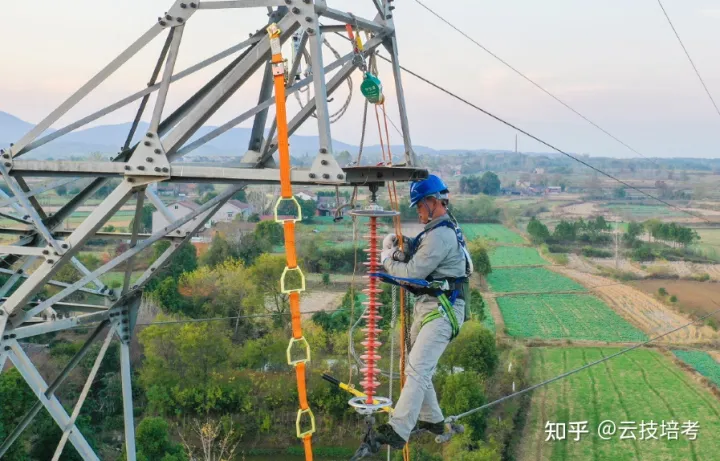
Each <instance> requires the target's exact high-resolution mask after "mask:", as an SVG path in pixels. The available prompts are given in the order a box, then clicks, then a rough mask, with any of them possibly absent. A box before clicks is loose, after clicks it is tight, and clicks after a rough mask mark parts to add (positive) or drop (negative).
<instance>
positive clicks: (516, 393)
mask: <svg viewBox="0 0 720 461" xmlns="http://www.w3.org/2000/svg"><path fill="white" fill-rule="evenodd" d="M710 301H712V302H713V303H714V304H716V305H720V304H718V303H716V302H715V301H713V300H710ZM719 313H720V309H717V310H715V311H713V312H711V313H709V314H707V315H704V316H702V317H700V318H698V319H697V320H693V321H692V322H689V323H686V324H684V325H682V326H679V327H677V328H673V329H672V330H670V331H668V332H666V333H663V334H661V335H659V336H655V337H654V338H651V339H648V340H647V341H645V342H642V343H638V344H636V345H634V346H631V347H628V348H626V349H623V350H621V351H619V352H616V353H614V354H611V355H608V356H607V357H603V358H602V359H600V360H596V361H594V362H591V363H588V364H586V365H583V366H581V367H579V368H575V369H574V370H570V371H568V372H565V373H563V374H561V375H558V376H556V377H554V378H550V379H548V380H546V381H543V382H541V383H538V384H534V385H532V386H530V387H527V388H525V389H522V390H520V391H517V392H513V393H512V394H508V395H506V396H505V397H501V398H499V399H497V400H494V401H492V402H490V403H486V404H485V405H482V406H479V407H477V408H473V409H471V410H468V411H466V412H464V413H460V414H458V415H454V416H449V417H448V418H445V422H446V423H452V422H455V421H457V420H459V419H462V418H464V417H466V416H470V415H472V414H475V413H477V412H479V411H482V410H485V409H487V408H490V407H494V406H495V405H497V404H499V403H502V402H504V401H506V400H509V399H511V398H514V397H518V396H520V395H523V394H526V393H528V392H530V391H533V390H535V389H538V388H540V387H543V386H546V385H548V384H550V383H553V382H555V381H559V380H561V379H563V378H567V377H568V376H570V375H574V374H575V373H578V372H580V371H583V370H586V369H588V368H590V367H593V366H595V365H598V364H600V363H603V362H607V361H608V360H610V359H612V358H615V357H618V356H620V355H623V354H626V353H628V352H630V351H633V350H635V349H638V348H640V347H642V346H645V345H647V344H649V343H651V342H653V341H656V340H658V339H661V338H664V337H665V336H668V335H670V334H672V333H675V332H677V331H680V330H682V329H684V328H687V327H689V326H690V325H693V324H695V323H697V322H700V321H703V320H705V319H706V318H708V317H710V316H713V315H715V314H719Z"/></svg>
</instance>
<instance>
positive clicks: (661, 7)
mask: <svg viewBox="0 0 720 461" xmlns="http://www.w3.org/2000/svg"><path fill="white" fill-rule="evenodd" d="M415 1H418V0H415ZM658 5H660V9H661V10H662V12H663V14H664V15H665V18H666V19H667V21H668V24H670V28H671V29H672V31H673V33H674V34H675V37H676V38H677V39H678V42H680V46H681V47H682V49H683V51H684V52H685V56H687V58H688V61H690V65H691V66H692V68H693V70H694V71H695V75H697V78H698V80H700V84H702V86H703V88H704V89H705V93H707V95H708V98H710V102H711V103H712V105H713V107H714V108H715V112H717V114H718V115H720V108H718V105H717V103H716V102H715V99H714V98H713V97H712V94H711V93H710V90H709V89H708V87H707V85H706V84H705V80H703V78H702V76H701V75H700V71H699V70H698V68H697V66H695V62H694V61H693V59H692V58H691V57H690V53H689V52H688V50H687V48H685V44H684V43H683V41H682V39H681V38H680V34H678V31H677V29H675V26H674V25H673V22H672V20H671V19H670V16H669V15H668V13H667V11H666V10H665V7H664V6H663V4H662V1H661V0H658Z"/></svg>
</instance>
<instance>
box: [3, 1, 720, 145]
mask: <svg viewBox="0 0 720 461" xmlns="http://www.w3.org/2000/svg"><path fill="white" fill-rule="evenodd" d="M423 2H424V3H425V4H427V5H428V6H429V7H431V8H433V9H434V10H435V11H437V12H438V13H439V14H441V15H443V16H444V17H446V18H447V19H448V20H450V22H452V23H454V24H455V25H456V26H457V27H459V28H461V29H463V30H464V31H465V32H467V33H468V34H469V35H470V36H472V37H473V38H474V39H475V40H477V41H479V42H480V43H482V44H483V45H484V46H486V47H487V48H488V49H490V50H492V51H493V52H494V53H496V54H497V55H499V56H500V57H502V58H503V59H504V60H506V61H508V62H509V63H510V64H512V65H513V66H515V67H516V68H517V69H519V70H521V71H522V72H523V73H525V74H526V75H527V76H529V77H530V78H532V79H533V80H535V81H536V82H537V83H539V84H540V85H542V86H544V87H545V88H546V89H547V90H549V91H550V92H552V93H554V94H555V95H556V96H557V97H559V98H560V99H562V100H564V101H565V102H566V103H568V104H569V105H571V106H572V107H574V108H575V109H576V110H578V111H580V112H581V113H583V114H584V115H585V116H587V117H588V118H590V119H591V120H593V121H594V122H595V123H597V124H598V125H600V126H602V127H603V128H605V129H606V130H607V131H609V132H611V133H612V134H614V135H615V136H616V137H618V138H620V139H621V140H623V141H624V142H625V143H627V144H628V145H630V146H632V147H633V148H634V149H635V150H637V151H639V152H640V153H641V154H643V155H644V156H647V157H672V156H674V157H718V156H719V154H720V115H718V114H717V112H715V109H714V108H713V106H712V104H711V102H710V100H709V99H708V97H707V95H706V94H705V92H704V90H703V88H702V86H701V85H700V82H699V81H698V79H697V77H696V75H695V74H694V72H693V70H692V67H691V66H690V64H689V63H688V61H687V59H686V57H685V55H684V54H683V51H682V49H681V47H680V45H679V44H678V42H677V39H676V38H675V36H674V35H673V33H672V30H671V29H670V27H669V25H668V23H667V21H666V19H665V17H664V16H663V14H662V11H661V9H660V7H659V6H658V3H657V1H656V0H633V1H627V0H605V1H602V2H598V1H590V0H546V1H542V2H540V1H537V0H503V1H498V0H455V1H453V2H447V1H441V0H423ZM2 3H3V5H2V11H3V12H2V15H0V30H2V31H3V37H4V40H3V46H2V47H0V63H2V65H1V67H0V110H2V111H5V112H9V113H11V114H13V115H15V116H18V117H20V118H22V119H24V120H26V121H29V122H31V123H37V122H39V121H40V120H42V118H43V117H44V116H45V115H47V114H48V113H50V112H51V111H52V110H53V109H54V108H55V107H56V106H57V105H59V104H60V103H61V102H62V101H63V100H64V99H66V98H67V97H68V96H69V95H70V94H72V92H73V91H75V90H76V89H77V88H79V87H80V86H81V85H82V84H83V83H84V82H85V81H87V79H89V78H90V77H91V76H92V75H94V73H96V72H97V71H98V70H100V69H101V68H102V67H103V66H104V65H105V64H107V63H108V62H109V61H110V60H111V59H113V58H114V57H115V56H116V55H117V54H118V53H120V52H121V51H122V50H123V49H124V48H125V47H127V46H128V45H129V44H130V43H132V42H133V41H134V40H135V39H136V38H138V37H139V36H140V35H141V34H142V33H143V32H145V31H146V30H147V29H148V28H149V27H151V26H152V24H153V23H154V22H155V20H156V18H157V16H159V15H162V14H163V13H164V12H165V11H166V9H167V8H169V6H170V5H171V3H172V1H170V0H123V1H121V2H119V1H110V0H73V1H71V2H49V1H46V0H3V2H2ZM328 4H329V5H330V6H332V7H333V8H336V9H339V10H342V11H352V12H354V13H356V14H358V15H359V16H364V17H368V18H372V17H373V16H374V11H375V10H374V8H373V6H372V2H371V1H370V0H328ZM663 4H664V6H665V8H666V10H667V11H668V14H669V15H670V17H671V19H672V20H673V22H674V24H675V27H676V28H677V30H678V33H679V34H680V36H681V38H682V39H683V41H684V43H685V45H686V47H687V48H688V50H689V52H690V54H691V56H692V57H693V59H694V61H695V63H696V65H697V67H698V69H699V71H700V73H701V75H702V76H703V78H704V79H705V82H706V84H707V85H708V88H709V89H710V92H711V93H712V94H713V96H714V97H715V100H716V101H717V102H718V104H720V59H718V56H719V55H720V2H717V0H664V1H663ZM395 5H396V10H395V12H394V13H395V20H396V28H397V35H398V42H399V50H400V61H401V63H402V64H403V65H404V66H406V67H408V68H410V69H412V70H414V71H416V72H418V73H420V74H422V75H424V76H426V77H428V78H429V79H431V80H433V81H435V82H437V83H439V84H441V85H443V86H445V87H446V88H448V89H449V90H451V91H453V92H456V93H458V94H460V95H462V96H463V97H465V98H467V99H469V100H470V101H472V102H473V103H475V104H477V105H479V106H481V107H483V108H485V109H487V110H489V111H491V112H493V113H495V114H497V115H498V116H500V117H503V118H505V119H507V120H508V121H511V122H512V123H515V124H517V125H519V126H520V127H522V128H524V129H526V130H527V131H529V132H531V133H533V134H535V135H536V136H538V137H540V138H542V139H544V140H546V141H548V142H550V143H551V144H553V145H556V146H557V147H559V148H561V149H563V150H566V151H571V152H576V153H588V154H590V155H593V156H615V157H635V156H637V155H636V154H634V153H633V152H631V151H629V150H628V149H627V148H625V147H623V146H622V145H621V144H619V143H617V142H616V141H614V140H612V139H610V138H609V137H607V136H606V135H605V134H603V133H602V132H600V131H599V130H597V129H596V128H594V127H592V126H591V125H589V124H588V123H587V122H585V121H583V120H582V119H581V118H579V117H578V116H577V115H575V114H573V113H572V112H570V111H569V110H568V109H566V108H564V107H563V106H561V105H560V104H558V103H557V102H556V101H554V100H553V99H551V98H550V97H549V96H547V95H546V94H544V93H542V92H541V91H540V90H538V89H537V88H535V87H534V86H533V85H531V84H530V83H529V82H527V81H525V80H523V79H522V78H521V77H520V76H518V75H516V74H515V73H513V72H512V71H510V70H509V69H507V68H506V67H505V66H503V65H502V64H500V63H499V62H498V61H496V60H495V59H494V58H492V57H490V56H489V55H488V54H487V53H485V52H484V51H482V50H481V49H479V48H477V47H476V46H475V45H473V44H472V43H471V42H469V41H468V40H467V39H465V38H464V37H462V36H461V35H459V34H458V33H457V32H455V31H453V30H452V29H451V28H449V27H448V26H447V25H445V24H443V23H442V22H440V21H439V20H438V19H437V18H435V17H434V16H432V15H431V14H430V13H429V12H427V11H426V10H425V9H423V8H422V7H421V6H420V5H418V4H417V3H416V2H415V1H414V0H396V1H395ZM265 22H266V12H265V11H264V10H263V9H258V8H253V9H236V10H221V11H215V10H213V11H210V10H202V11H199V12H197V13H196V14H195V15H194V16H193V17H192V18H191V19H190V21H188V23H187V26H186V30H185V32H184V36H183V41H182V44H181V47H180V55H179V58H178V63H177V66H176V69H184V68H185V67H188V66H190V65H192V64H194V63H196V62H198V61H200V60H202V59H205V58H207V57H209V56H211V55H213V54H215V53H217V52H219V51H221V50H223V49H225V48H227V47H229V46H231V45H233V44H236V43H238V42H240V41H242V40H244V39H246V38H247V37H248V34H249V33H251V32H254V31H255V30H256V29H258V28H259V27H264V24H265ZM329 40H330V42H331V43H332V44H333V46H335V47H336V48H337V49H338V50H339V51H340V52H341V53H342V54H344V53H347V52H349V51H350V50H349V49H348V44H347V42H344V41H343V40H342V39H339V38H337V37H329ZM163 41H164V37H158V38H156V39H155V41H153V42H152V43H151V44H150V45H149V46H148V47H146V48H145V49H144V50H142V51H141V52H140V53H138V55H137V56H135V57H134V58H133V59H132V60H130V61H129V62H128V63H127V64H126V65H125V66H123V68H122V69H121V70H120V71H119V72H118V73H117V74H115V75H113V76H112V77H111V78H109V79H108V80H107V81H106V82H104V83H103V84H102V85H101V86H100V87H99V88H98V89H96V90H95V91H94V92H93V93H91V95H90V96H89V97H88V98H86V99H85V100H83V101H82V102H81V103H80V104H78V105H77V106H76V107H75V108H74V109H72V110H71V111H70V112H69V113H68V114H67V115H66V116H64V117H63V118H62V119H61V120H60V121H59V122H58V123H56V124H54V127H55V128H59V127H61V126H63V125H65V124H67V123H69V122H72V121H74V120H76V119H77V118H80V117H82V116H84V115H87V114H88V113H90V112H93V111H95V110H97V109H99V108H102V107H104V106H105V105H108V104H110V103H112V102H114V101H116V100H118V99H120V98H122V97H124V96H126V95H128V94H130V93H133V92H135V91H138V90H139V89H142V88H144V87H145V84H146V83H147V80H148V78H149V75H150V72H151V70H152V66H153V65H154V61H155V60H156V59H157V55H158V53H159V50H160V47H161V46H162V42H163ZM286 53H287V54H289V53H290V50H289V49H286ZM331 58H332V55H331V54H330V52H329V51H326V54H325V59H326V61H329V60H330V59H331ZM226 62H227V60H226V61H222V62H221V63H220V64H217V65H215V66H212V67H210V68H208V69H206V70H204V71H201V72H198V73H197V74H194V75H193V76H191V77H188V78H186V79H184V80H182V81H180V82H178V83H177V84H173V87H172V89H171V91H170V95H169V99H168V106H167V108H166V113H167V111H169V110H172V109H173V108H175V107H177V106H178V105H180V104H181V103H182V102H183V101H184V99H185V98H187V97H189V96H190V95H191V94H193V92H194V91H196V90H197V88H199V87H200V86H201V85H202V84H203V83H204V82H206V81H207V80H208V79H209V78H211V77H212V75H214V72H216V71H217V70H218V69H219V68H220V66H222V65H224V64H225V63H226ZM379 73H380V78H381V80H382V81H383V83H384V88H385V93H386V95H387V97H388V102H387V107H388V113H389V115H390V118H391V120H393V121H395V122H396V123H397V122H398V115H397V103H396V101H395V100H394V97H395V94H396V93H395V89H394V84H393V79H392V72H391V69H390V67H389V65H387V64H385V63H383V62H380V63H379ZM359 82H360V74H359V72H358V73H356V74H355V80H354V85H355V91H354V93H355V95H354V98H353V100H352V103H351V105H350V107H349V109H348V112H347V114H346V115H345V116H344V117H343V118H342V119H341V120H340V121H338V122H337V123H335V124H333V125H332V135H333V137H334V138H335V139H338V140H341V141H344V142H348V143H351V144H358V142H359V139H360V131H361V120H362V98H361V97H360V95H359V91H357V90H358V86H359ZM259 86H260V78H259V76H255V77H254V78H252V79H250V81H249V82H248V83H247V85H246V86H245V87H244V88H242V89H241V90H240V91H238V93H237V94H235V95H234V96H233V97H232V98H231V100H230V101H229V102H228V104H226V105H225V106H224V107H222V108H221V109H220V110H219V111H218V112H217V113H216V114H215V115H214V116H213V117H212V118H211V119H210V121H209V123H210V124H221V123H223V122H225V121H227V120H229V119H231V118H232V117H234V116H237V115H238V114H239V113H241V112H244V111H245V110H247V109H248V108H249V107H250V106H252V105H254V104H255V103H256V102H257V91H258V89H259ZM403 87H404V89H405V94H406V103H407V108H408V113H409V120H410V133H411V137H412V141H413V143H414V144H417V145H424V146H430V147H433V148H436V149H483V148H486V149H513V148H514V142H515V132H514V130H512V129H510V128H507V127H505V126H503V125H501V124H499V123H498V122H496V121H493V120H492V119H490V118H488V117H487V116H485V115H483V114H481V113H479V112H477V111H475V110H474V109H471V108H469V107H467V106H465V105H463V104H462V103H460V102H458V101H456V100H453V99H451V98H449V97H447V96H445V95H443V94H442V93H440V92H438V91H437V90H434V89H432V88H430V87H428V86H426V84H425V83H422V82H420V81H418V80H415V79H414V78H413V77H412V76H409V75H405V76H404V77H403ZM346 96H347V88H343V89H342V90H338V92H337V93H336V94H335V97H334V100H333V101H332V102H331V103H330V108H331V110H335V109H337V108H338V107H339V106H340V105H341V104H342V101H344V99H345V97H346ZM290 106H291V107H290V110H291V112H292V111H294V110H297V105H296V104H295V102H294V101H293V102H291V103H290ZM136 107H137V105H136V104H133V105H130V106H128V107H126V108H124V109H122V110H119V111H116V112H114V113H112V114H110V115H108V116H106V117H104V118H103V119H101V120H99V121H98V122H97V124H108V123H122V122H127V121H130V120H131V119H132V117H133V115H134V111H135V109H136ZM147 117H149V115H148V116H147ZM147 117H145V118H146V119H147ZM371 121H372V122H373V124H374V122H375V121H374V114H373V113H372V112H371ZM373 124H371V125H370V126H369V128H368V141H367V142H369V143H377V142H378V134H377V129H376V127H375V126H374V125H373ZM250 125H251V122H247V123H245V124H243V125H242V126H250ZM299 133H301V134H315V133H317V127H316V125H313V124H312V123H309V124H306V126H304V127H303V128H302V129H301V130H300V131H299ZM391 140H392V142H393V144H400V143H401V138H400V136H399V135H398V134H397V133H395V132H391ZM518 143H519V146H518V147H519V150H521V151H534V152H547V151H548V150H549V149H548V148H546V147H544V146H542V145H540V144H538V143H537V142H535V141H533V140H531V139H529V138H526V137H524V136H523V135H520V136H519V140H518Z"/></svg>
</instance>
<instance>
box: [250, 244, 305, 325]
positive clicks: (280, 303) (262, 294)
mask: <svg viewBox="0 0 720 461" xmlns="http://www.w3.org/2000/svg"><path fill="white" fill-rule="evenodd" d="M285 264H286V263H285V256H281V255H271V254H267V253H265V254H262V255H260V257H258V258H257V260H256V261H255V264H253V266H252V267H251V268H250V278H251V280H252V282H253V283H254V284H255V286H256V287H257V292H256V295H257V297H258V300H257V302H256V304H257V305H260V306H263V307H264V309H266V310H267V311H268V312H271V313H275V314H278V315H276V316H275V317H273V318H274V320H275V322H276V325H278V326H279V325H284V324H285V322H286V321H287V318H286V315H285V314H287V312H288V311H289V308H290V303H289V300H288V295H286V294H284V293H282V291H281V290H280V277H281V276H282V273H283V270H284V269H285ZM297 274H298V272H297V271H290V272H288V274H287V276H286V280H285V287H286V289H291V288H295V287H298V286H299V281H298V280H297V277H296V276H297ZM267 301H269V303H268V302H267Z"/></svg>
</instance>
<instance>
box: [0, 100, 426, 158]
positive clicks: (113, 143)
mask: <svg viewBox="0 0 720 461" xmlns="http://www.w3.org/2000/svg"><path fill="white" fill-rule="evenodd" d="M33 126H34V125H33V124H31V123H28V122H25V121H23V120H21V119H19V118H17V117H15V116H14V115H11V114H8V113H6V112H2V111H0V146H8V145H9V144H10V143H11V142H16V141H17V140H19V139H20V138H21V137H22V136H23V135H24V134H25V133H27V132H28V131H29V130H30V129H32V127H33ZM130 126H131V124H130V123H121V124H117V125H99V126H95V127H92V128H87V129H84V130H78V131H75V132H73V133H68V134H66V135H64V136H62V137H60V138H58V139H56V140H54V141H52V142H50V143H48V144H47V145H45V146H42V147H40V148H38V149H36V150H33V152H32V153H31V154H28V155H29V156H30V155H31V156H32V157H33V158H48V157H52V158H56V159H60V158H67V157H70V156H73V155H87V154H90V153H92V152H101V153H105V154H114V153H117V152H118V151H119V149H120V147H121V146H122V145H123V144H124V143H125V138H126V137H127V134H128V132H129V131H130ZM148 126H149V125H148V123H145V122H141V123H140V125H139V127H138V129H137V131H136V133H135V137H134V138H135V139H134V141H137V140H138V139H139V138H140V137H141V136H143V134H144V133H145V132H146V131H147V129H148ZM215 128H216V127H214V126H204V127H202V128H200V129H199V130H198V132H197V133H196V134H195V136H194V137H193V138H192V139H191V140H190V141H193V140H195V139H197V138H199V137H201V136H204V135H205V134H207V133H209V132H210V131H212V130H214V129H215ZM52 131H54V130H48V132H52ZM250 133H251V130H250V129H249V128H233V129H231V130H229V131H227V132H226V133H224V134H222V135H220V136H218V137H217V138H215V139H213V140H212V141H210V142H208V143H207V144H205V145H204V146H202V147H199V148H198V149H196V150H195V151H193V152H192V154H190V155H202V156H220V155H222V156H226V155H233V154H238V155H239V154H242V153H244V152H245V150H246V149H247V145H248V142H249V141H250ZM290 145H291V148H292V155H293V156H295V157H302V156H304V155H305V154H311V155H313V154H314V153H315V152H317V151H318V149H319V140H318V137H317V136H301V135H294V136H292V137H291V138H290ZM333 146H334V148H335V151H336V152H341V151H343V150H347V151H350V152H352V153H354V152H357V151H358V146H354V145H351V144H347V143H344V142H342V141H338V140H333ZM391 149H392V150H393V151H394V152H403V151H404V147H403V146H401V145H397V146H391ZM415 151H416V152H417V153H418V154H437V153H439V151H437V150H435V149H432V148H429V147H425V146H415ZM364 152H366V153H368V154H379V153H380V152H381V149H380V146H379V145H374V146H365V148H364Z"/></svg>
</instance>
